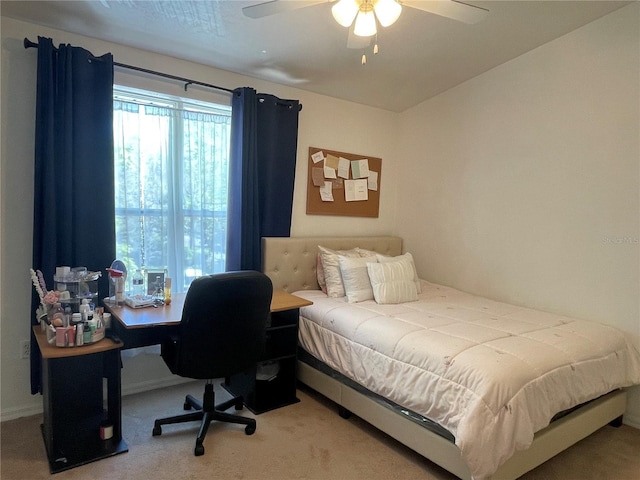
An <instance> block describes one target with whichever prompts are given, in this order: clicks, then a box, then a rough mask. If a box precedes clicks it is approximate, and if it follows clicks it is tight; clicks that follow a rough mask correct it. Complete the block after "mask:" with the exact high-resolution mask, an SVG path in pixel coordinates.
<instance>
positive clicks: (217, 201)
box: [114, 92, 231, 292]
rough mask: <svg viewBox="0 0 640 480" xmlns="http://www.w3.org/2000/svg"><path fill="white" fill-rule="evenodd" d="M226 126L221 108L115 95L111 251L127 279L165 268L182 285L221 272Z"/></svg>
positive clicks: (176, 285) (175, 286)
mask: <svg viewBox="0 0 640 480" xmlns="http://www.w3.org/2000/svg"><path fill="white" fill-rule="evenodd" d="M230 128H231V112H230V110H228V109H227V110H225V108H224V107H220V106H214V105H211V106H206V105H202V104H194V103H186V102H185V101H183V100H176V99H158V98H157V97H156V98H151V99H150V98H145V97H144V96H141V95H138V96H135V95H132V94H130V93H129V92H127V93H126V94H117V95H116V98H115V99H114V155H115V187H116V188H115V191H116V212H115V213H116V239H117V242H116V243H117V248H116V250H117V255H118V258H119V259H121V260H122V261H123V262H124V263H125V265H127V268H128V272H129V275H128V277H129V278H131V276H132V272H133V271H135V269H138V268H143V267H144V268H147V269H151V270H156V269H165V268H166V269H167V274H168V276H169V277H171V278H172V290H173V291H174V292H183V291H186V290H187V289H188V287H189V285H190V283H191V281H192V280H193V279H194V278H195V277H197V276H199V275H206V274H210V273H216V272H221V271H224V266H225V255H226V228H227V181H228V165H229V163H228V158H229V138H230Z"/></svg>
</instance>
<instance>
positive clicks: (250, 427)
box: [244, 423, 256, 435]
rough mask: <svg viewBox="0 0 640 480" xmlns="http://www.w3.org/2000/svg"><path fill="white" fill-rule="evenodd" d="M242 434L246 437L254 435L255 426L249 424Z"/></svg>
mask: <svg viewBox="0 0 640 480" xmlns="http://www.w3.org/2000/svg"><path fill="white" fill-rule="evenodd" d="M244 433H246V434H247V435H253V434H254V433H256V424H255V423H253V424H250V425H247V426H246V427H245V429H244Z"/></svg>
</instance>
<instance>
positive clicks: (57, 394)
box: [33, 326, 128, 473]
mask: <svg viewBox="0 0 640 480" xmlns="http://www.w3.org/2000/svg"><path fill="white" fill-rule="evenodd" d="M33 333H34V335H35V337H36V340H37V342H38V348H39V349H40V353H41V354H42V395H43V423H42V437H43V439H44V444H45V448H46V450H47V457H48V459H49V467H50V471H51V473H57V472H61V471H63V470H68V469H70V468H73V467H77V466H79V465H84V464H86V463H89V462H93V461H95V460H100V459H102V458H106V457H110V456H112V455H116V454H119V453H124V452H126V451H128V447H127V444H126V443H125V441H124V440H123V439H122V428H121V406H120V348H122V344H121V343H115V342H113V341H112V340H109V339H103V340H100V341H99V342H96V343H93V344H91V345H84V346H81V347H71V348H59V347H55V346H52V345H49V343H48V342H47V337H46V334H45V333H44V332H43V331H42V329H41V328H40V326H35V327H33ZM103 378H104V379H106V386H107V410H106V412H104V411H103ZM103 420H106V421H107V422H108V423H109V424H111V425H112V426H113V437H112V438H111V439H109V440H101V439H100V424H101V422H102V421H103Z"/></svg>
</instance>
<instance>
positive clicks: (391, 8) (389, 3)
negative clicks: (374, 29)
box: [374, 0, 402, 27]
mask: <svg viewBox="0 0 640 480" xmlns="http://www.w3.org/2000/svg"><path fill="white" fill-rule="evenodd" d="M374 10H375V12H376V17H378V21H379V22H380V25H382V26H383V27H388V26H390V25H393V24H394V23H395V21H396V20H398V18H399V17H400V13H402V5H400V4H399V3H398V2H397V1H396V0H378V1H377V2H376V3H375V5H374Z"/></svg>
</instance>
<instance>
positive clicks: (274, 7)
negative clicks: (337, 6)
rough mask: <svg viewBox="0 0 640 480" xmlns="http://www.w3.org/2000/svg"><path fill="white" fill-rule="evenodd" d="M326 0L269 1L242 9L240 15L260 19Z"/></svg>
mask: <svg viewBox="0 0 640 480" xmlns="http://www.w3.org/2000/svg"><path fill="white" fill-rule="evenodd" d="M325 1H326V0H295V1H294V0H271V1H269V2H263V3H258V4H256V5H251V6H249V7H244V8H243V9H242V13H244V14H245V16H247V17H251V18H262V17H268V16H270V15H275V14H277V13H283V12H288V11H290V10H297V9H298V8H304V7H310V6H311V5H316V4H318V3H324V2H325Z"/></svg>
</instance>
